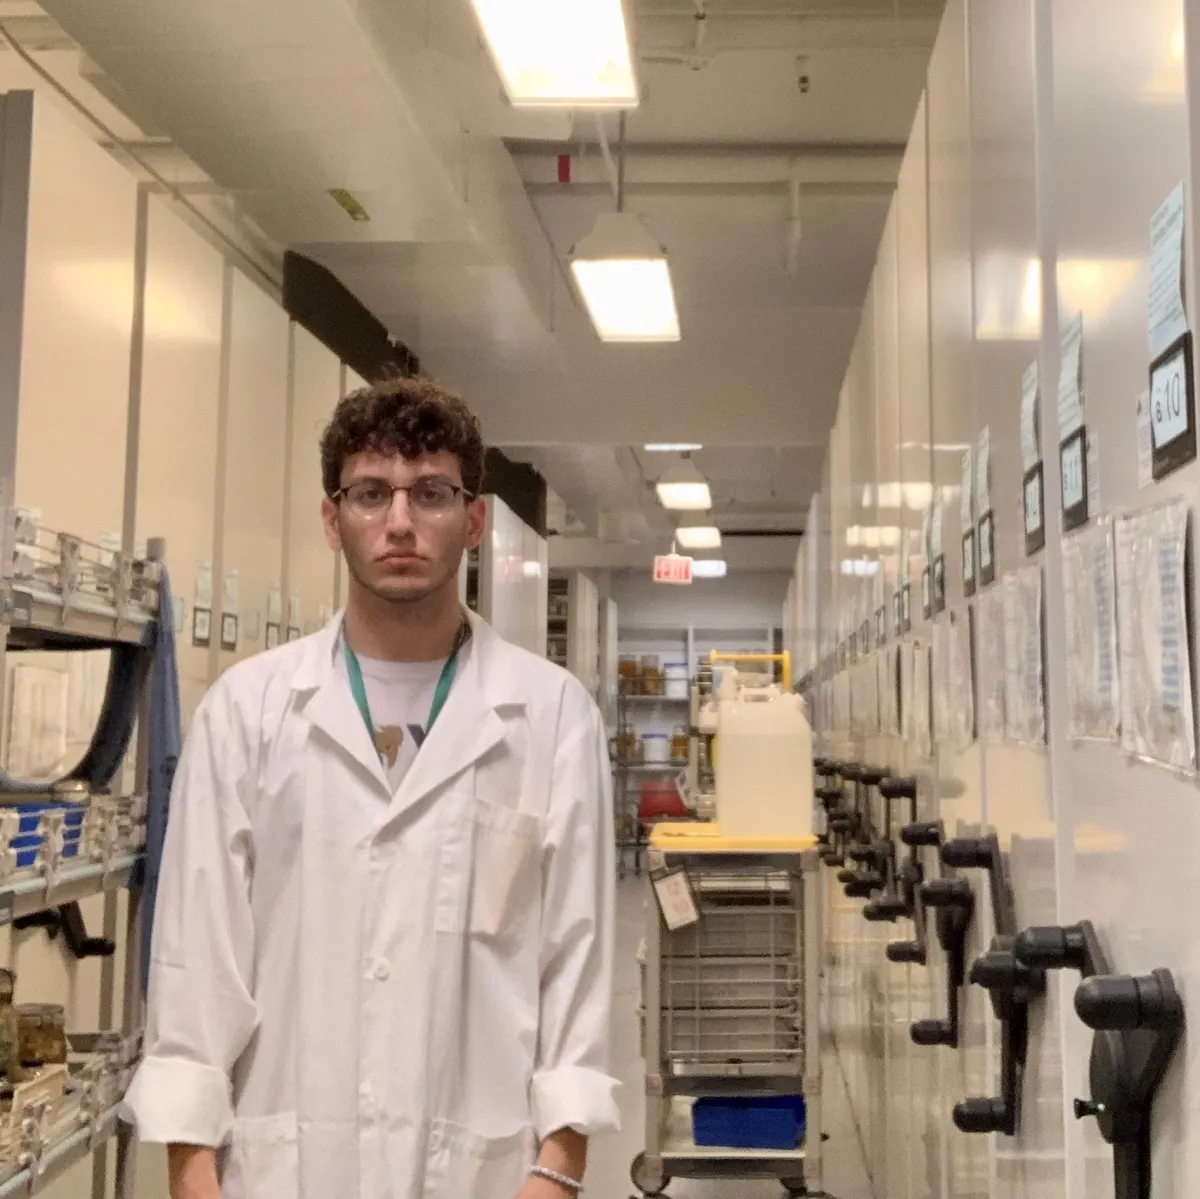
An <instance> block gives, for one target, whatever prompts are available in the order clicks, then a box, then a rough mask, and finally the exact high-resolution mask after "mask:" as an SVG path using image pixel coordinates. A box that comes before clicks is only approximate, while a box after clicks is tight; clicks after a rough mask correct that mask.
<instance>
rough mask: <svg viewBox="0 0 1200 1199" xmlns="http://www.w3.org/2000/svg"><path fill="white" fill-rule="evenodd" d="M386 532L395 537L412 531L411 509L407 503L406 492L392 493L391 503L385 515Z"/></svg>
mask: <svg viewBox="0 0 1200 1199" xmlns="http://www.w3.org/2000/svg"><path fill="white" fill-rule="evenodd" d="M387 531H388V532H389V533H392V534H397V535H403V534H406V533H411V532H412V531H413V520H412V507H411V505H410V504H409V502H408V492H407V491H396V492H393V493H392V503H391V507H389V508H388V515H387Z"/></svg>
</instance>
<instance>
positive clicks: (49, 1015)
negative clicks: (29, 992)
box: [17, 1003, 67, 1024]
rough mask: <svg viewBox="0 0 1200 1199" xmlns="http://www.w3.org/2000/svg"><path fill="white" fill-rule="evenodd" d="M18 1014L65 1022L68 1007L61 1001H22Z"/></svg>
mask: <svg viewBox="0 0 1200 1199" xmlns="http://www.w3.org/2000/svg"><path fill="white" fill-rule="evenodd" d="M17 1015H18V1016H23V1017H25V1018H26V1019H29V1020H35V1019H36V1020H47V1021H49V1022H50V1023H52V1024H65V1023H66V1019H67V1012H66V1008H64V1007H63V1006H62V1004H60V1003H21V1004H18V1005H17Z"/></svg>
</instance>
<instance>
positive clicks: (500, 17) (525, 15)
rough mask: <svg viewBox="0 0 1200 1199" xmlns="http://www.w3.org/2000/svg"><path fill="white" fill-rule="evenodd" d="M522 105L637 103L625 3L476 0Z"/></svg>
mask: <svg viewBox="0 0 1200 1199" xmlns="http://www.w3.org/2000/svg"><path fill="white" fill-rule="evenodd" d="M472 4H473V5H474V7H475V14H476V16H478V18H479V24H480V26H481V27H482V29H483V36H484V38H485V39H486V41H487V44H488V49H489V50H490V51H491V54H492V60H493V61H494V62H495V64H496V70H497V71H498V72H499V74H500V80H501V82H502V83H503V84H504V90H505V91H506V92H507V93H508V98H509V99H510V100H511V101H512V103H513V105H514V106H515V107H518V108H541V107H552V108H636V107H637V104H638V86H637V78H636V76H635V74H634V69H633V54H632V52H631V51H630V47H629V31H628V29H627V27H626V24H625V12H624V9H623V8H622V4H621V0H472Z"/></svg>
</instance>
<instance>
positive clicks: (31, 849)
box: [10, 827, 83, 870]
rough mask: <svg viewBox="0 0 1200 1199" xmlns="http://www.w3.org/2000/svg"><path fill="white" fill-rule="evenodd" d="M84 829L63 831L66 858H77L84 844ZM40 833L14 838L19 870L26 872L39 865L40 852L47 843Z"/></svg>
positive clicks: (12, 842)
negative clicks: (43, 844)
mask: <svg viewBox="0 0 1200 1199" xmlns="http://www.w3.org/2000/svg"><path fill="white" fill-rule="evenodd" d="M82 836H83V829H82V828H78V827H76V828H68V829H64V830H63V852H62V856H63V857H64V858H77V857H78V856H79V849H80V846H81V844H82ZM45 839H46V838H45V837H43V836H42V835H41V834H40V833H27V834H26V835H24V836H20V837H14V838H13V839H12V841H11V843H10V844H11V846H12V849H13V852H14V853H15V854H16V855H17V862H16V866H17V869H18V870H26V869H28V868H29V867H30V866H36V865H37V858H38V850H40V849H41V847H42V842H43V841H45Z"/></svg>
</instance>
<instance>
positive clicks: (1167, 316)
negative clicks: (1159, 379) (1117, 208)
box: [1148, 183, 1188, 444]
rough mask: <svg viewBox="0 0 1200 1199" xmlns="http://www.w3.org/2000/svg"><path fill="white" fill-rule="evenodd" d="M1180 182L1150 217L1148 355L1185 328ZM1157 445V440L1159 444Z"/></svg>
mask: <svg viewBox="0 0 1200 1199" xmlns="http://www.w3.org/2000/svg"><path fill="white" fill-rule="evenodd" d="M1183 227H1184V206H1183V184H1182V183H1180V184H1178V185H1177V186H1176V188H1175V190H1174V191H1172V192H1171V194H1170V195H1169V196H1168V197H1167V198H1166V200H1165V201H1164V202H1163V204H1162V207H1161V208H1159V210H1158V211H1157V212H1156V213H1155V214H1154V216H1153V217H1151V219H1150V302H1149V312H1148V324H1149V333H1150V357H1151V358H1157V357H1158V356H1159V355H1160V354H1162V353H1163V352H1164V351H1165V350H1167V349H1168V348H1169V347H1170V346H1171V345H1172V344H1174V343H1175V342H1176V341H1178V340H1179V339H1180V338H1181V337H1182V336H1183V335H1184V334H1185V333H1186V332H1187V331H1188V321H1187V312H1186V311H1185V309H1184V306H1183ZM1160 444H1161V443H1160Z"/></svg>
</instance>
